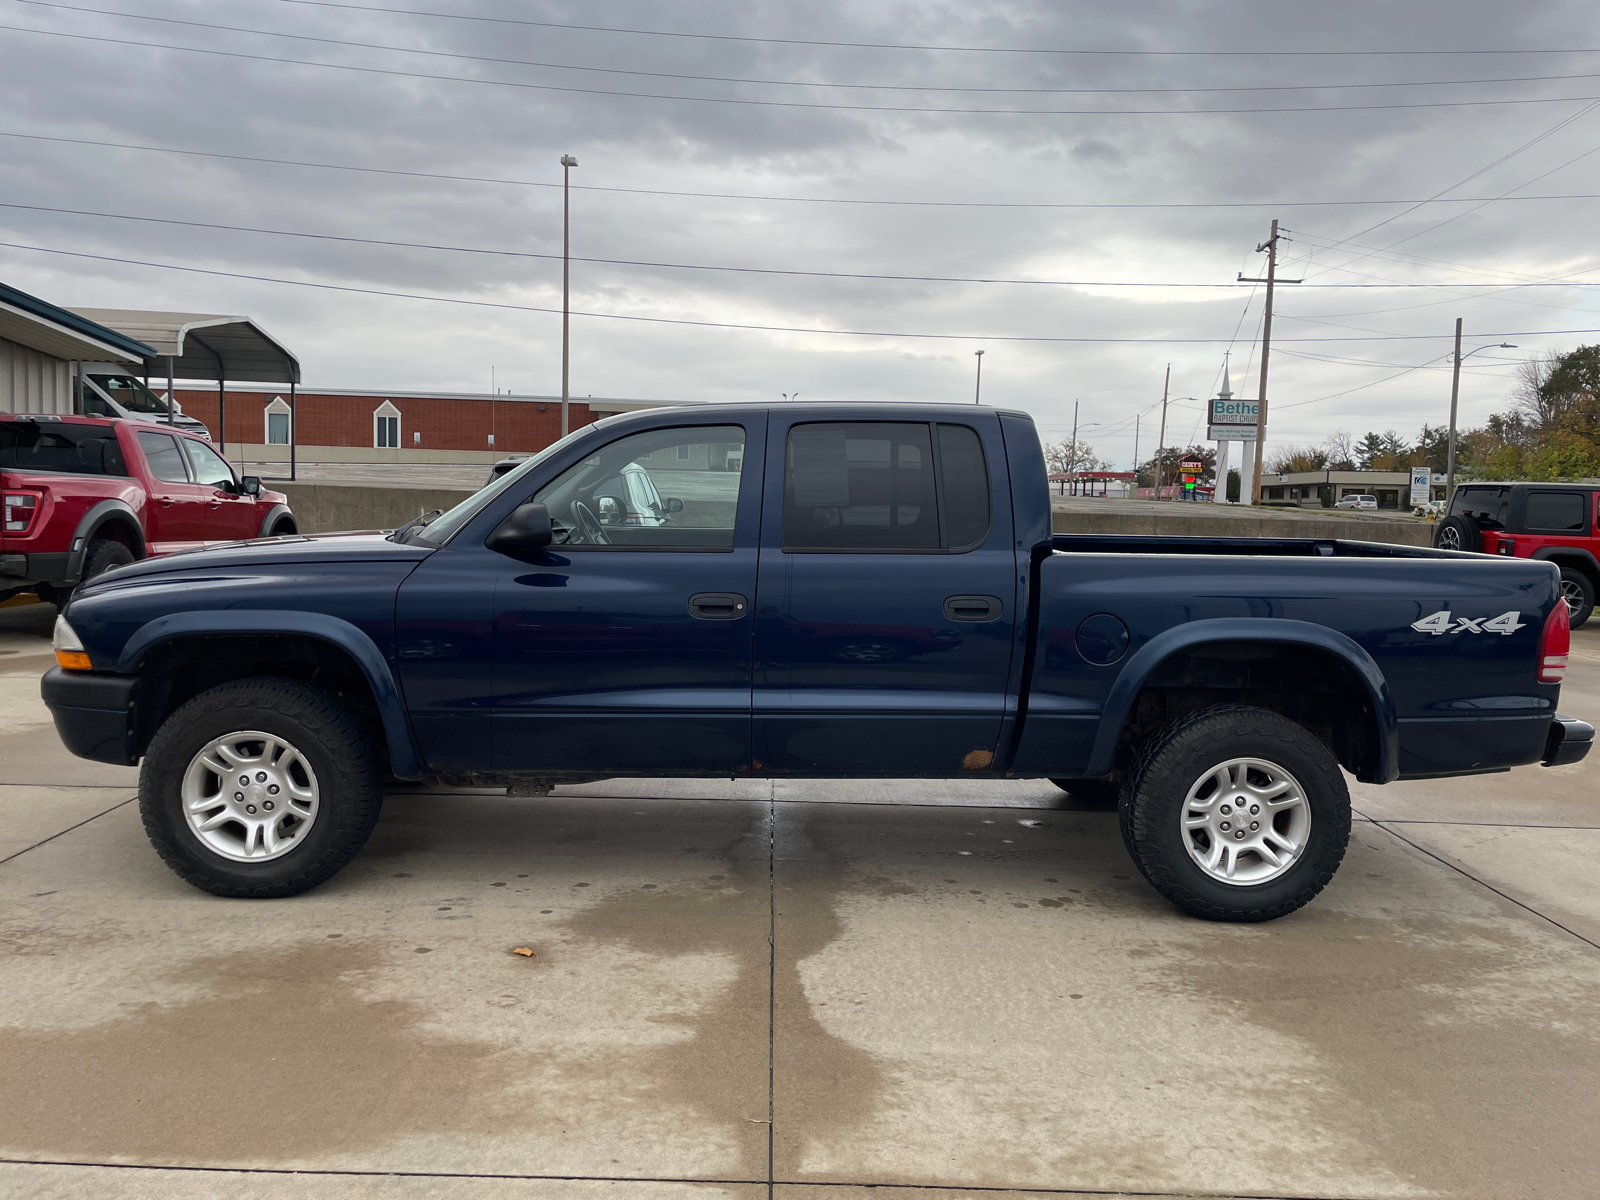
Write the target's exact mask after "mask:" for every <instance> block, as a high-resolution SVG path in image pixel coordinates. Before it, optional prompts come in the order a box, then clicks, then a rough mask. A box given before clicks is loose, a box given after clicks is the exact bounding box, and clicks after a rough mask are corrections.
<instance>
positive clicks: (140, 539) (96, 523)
mask: <svg viewBox="0 0 1600 1200" xmlns="http://www.w3.org/2000/svg"><path fill="white" fill-rule="evenodd" d="M105 532H116V533H118V534H120V535H121V536H120V537H118V538H116V540H117V541H119V542H122V543H123V544H124V545H125V546H127V547H128V550H129V551H130V552H131V553H132V554H133V557H134V558H135V559H140V558H143V557H144V556H145V540H144V525H143V523H142V522H141V521H140V520H139V515H138V514H137V513H135V512H134V511H133V509H131V508H129V507H128V504H127V502H126V501H123V500H102V501H100V503H98V504H96V505H95V506H94V507H93V508H91V509H90V510H89V511H88V512H86V513H84V514H83V516H82V517H81V518H79V520H78V525H77V528H75V529H74V530H73V531H72V544H71V549H69V550H68V552H67V582H68V583H76V582H78V580H79V579H81V578H82V577H83V560H84V559H85V558H87V557H88V555H89V543H90V542H92V541H94V540H95V536H96V535H97V534H100V533H105Z"/></svg>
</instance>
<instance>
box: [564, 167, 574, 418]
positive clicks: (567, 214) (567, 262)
mask: <svg viewBox="0 0 1600 1200" xmlns="http://www.w3.org/2000/svg"><path fill="white" fill-rule="evenodd" d="M577 165H578V160H577V159H575V158H573V157H572V155H570V154H563V155H562V156H561V436H562V437H566V436H567V434H568V433H569V432H570V425H571V423H570V421H569V419H568V416H567V401H568V398H569V397H568V391H567V365H568V358H569V354H568V348H567V326H568V324H569V323H570V322H571V320H572V311H571V304H570V301H569V297H570V291H569V280H570V267H571V265H572V241H571V237H570V234H571V228H572V222H571V211H572V210H571V207H570V205H569V204H568V203H567V195H568V188H567V182H568V176H570V175H571V174H572V168H573V167H575V166H577Z"/></svg>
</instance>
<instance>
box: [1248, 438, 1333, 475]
mask: <svg viewBox="0 0 1600 1200" xmlns="http://www.w3.org/2000/svg"><path fill="white" fill-rule="evenodd" d="M1264 466H1265V469H1266V470H1267V471H1270V472H1271V473H1272V474H1274V475H1299V474H1302V473H1304V472H1306V471H1321V470H1325V469H1326V468H1327V466H1328V452H1327V451H1326V450H1323V449H1322V448H1321V447H1319V446H1294V445H1286V446H1282V447H1280V448H1279V449H1278V451H1277V452H1276V453H1275V454H1274V455H1273V456H1272V457H1271V458H1269V459H1268V460H1267V461H1266V463H1265V464H1264Z"/></svg>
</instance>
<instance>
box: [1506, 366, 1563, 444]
mask: <svg viewBox="0 0 1600 1200" xmlns="http://www.w3.org/2000/svg"><path fill="white" fill-rule="evenodd" d="M1564 357H1565V355H1563V354H1562V353H1561V352H1560V351H1558V350H1546V351H1545V352H1544V353H1543V354H1540V355H1535V356H1534V357H1532V358H1527V359H1524V360H1523V361H1522V362H1521V363H1519V364H1517V382H1516V383H1515V384H1514V385H1512V388H1511V410H1512V412H1514V413H1519V414H1521V415H1522V417H1523V418H1524V419H1525V420H1526V421H1527V423H1528V424H1529V425H1531V426H1532V427H1533V428H1534V429H1535V430H1536V431H1538V432H1540V433H1542V432H1544V431H1545V430H1547V429H1549V428H1551V427H1552V426H1554V425H1555V423H1556V421H1557V420H1559V419H1560V417H1561V414H1562V411H1563V407H1564V406H1563V404H1562V399H1563V398H1562V397H1560V396H1554V395H1551V394H1550V392H1549V389H1548V388H1546V386H1545V385H1546V384H1548V383H1549V382H1550V376H1552V375H1554V374H1555V372H1556V368H1557V367H1559V366H1560V365H1561V360H1562V359H1563V358H1564Z"/></svg>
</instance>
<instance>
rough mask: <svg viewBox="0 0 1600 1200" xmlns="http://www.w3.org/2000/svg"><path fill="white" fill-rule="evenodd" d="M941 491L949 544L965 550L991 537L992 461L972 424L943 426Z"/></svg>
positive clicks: (940, 500)
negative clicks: (990, 486) (990, 464)
mask: <svg viewBox="0 0 1600 1200" xmlns="http://www.w3.org/2000/svg"><path fill="white" fill-rule="evenodd" d="M939 491H940V496H939V502H940V506H941V508H940V511H941V512H943V514H944V542H945V545H946V546H947V547H949V548H950V549H952V550H965V549H967V548H968V547H970V546H976V545H977V544H978V543H979V542H981V541H983V539H984V538H986V537H988V536H989V461H988V459H987V458H986V457H985V456H984V453H983V443H982V442H981V441H979V440H978V432H977V430H975V429H973V428H972V427H971V426H968V425H941V426H939Z"/></svg>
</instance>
